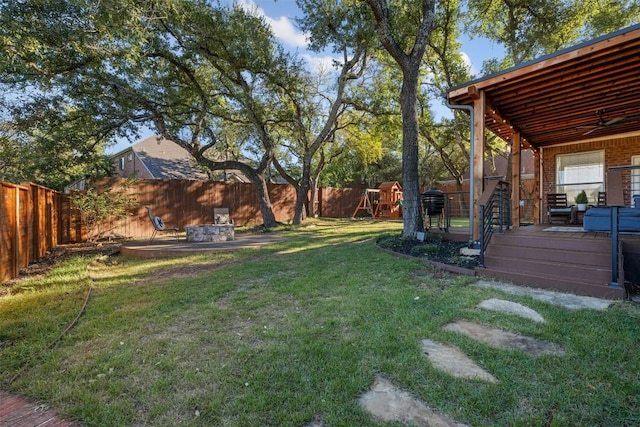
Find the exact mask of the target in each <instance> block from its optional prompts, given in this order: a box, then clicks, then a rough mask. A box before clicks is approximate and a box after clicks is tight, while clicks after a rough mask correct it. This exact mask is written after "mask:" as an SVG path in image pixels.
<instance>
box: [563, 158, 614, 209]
mask: <svg viewBox="0 0 640 427" xmlns="http://www.w3.org/2000/svg"><path fill="white" fill-rule="evenodd" d="M582 190H585V191H586V192H587V197H588V198H589V203H595V202H597V201H598V192H599V191H604V151H589V152H586V153H575V154H563V155H559V156H557V157H556V192H557V193H567V199H568V200H569V202H570V203H571V202H573V199H574V198H575V197H576V195H577V194H578V193H579V192H581V191H582Z"/></svg>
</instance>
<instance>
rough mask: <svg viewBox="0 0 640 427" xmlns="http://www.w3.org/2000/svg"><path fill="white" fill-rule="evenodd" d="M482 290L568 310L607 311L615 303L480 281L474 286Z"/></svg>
mask: <svg viewBox="0 0 640 427" xmlns="http://www.w3.org/2000/svg"><path fill="white" fill-rule="evenodd" d="M473 286H478V287H480V288H489V289H498V290H500V291H503V292H506V293H509V294H511V295H528V296H530V297H531V298H533V299H536V300H538V301H546V302H548V303H550V304H555V305H561V306H563V307H564V308H566V309H568V310H579V309H582V308H588V309H592V310H599V311H601V310H605V309H606V308H607V307H609V306H610V305H611V304H613V303H614V301H611V300H606V299H602V298H594V297H585V296H581V295H573V294H565V293H562V292H554V291H548V290H543V289H536V288H528V287H526V286H514V285H507V284H506V283H500V282H491V281H488V280H480V281H478V282H476V283H474V284H473Z"/></svg>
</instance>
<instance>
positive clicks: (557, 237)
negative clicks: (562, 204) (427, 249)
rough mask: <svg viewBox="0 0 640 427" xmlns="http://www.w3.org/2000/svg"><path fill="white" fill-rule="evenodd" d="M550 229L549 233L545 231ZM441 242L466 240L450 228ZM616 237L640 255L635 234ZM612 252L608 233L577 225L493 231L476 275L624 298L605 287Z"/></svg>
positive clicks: (620, 290) (639, 240)
mask: <svg viewBox="0 0 640 427" xmlns="http://www.w3.org/2000/svg"><path fill="white" fill-rule="evenodd" d="M551 227H553V228H552V230H553V231H552V230H549V228H551ZM545 230H547V231H545ZM445 238H447V239H450V240H458V241H467V240H468V229H453V228H452V229H450V230H449V233H446V237H445ZM620 238H621V240H622V241H623V247H624V248H625V249H624V250H625V251H632V252H634V253H636V254H638V253H640V235H630V234H622V235H621V236H620ZM611 250H612V247H611V239H610V237H609V234H608V233H603V232H597V233H596V232H585V231H582V228H581V227H580V226H577V227H561V226H552V225H548V224H545V225H529V226H522V227H520V228H517V229H512V230H507V231H504V232H503V233H495V232H494V234H493V237H492V239H491V242H490V243H489V246H488V247H487V250H486V252H485V268H484V269H482V270H478V274H479V275H482V276H488V277H494V278H498V279H501V280H509V281H512V282H514V283H517V284H522V285H529V286H535V287H541V288H549V289H556V290H563V291H570V292H574V293H576V294H581V295H589V296H595V297H605V298H615V299H621V298H624V297H625V296H626V293H625V290H624V289H623V287H618V288H616V287H613V286H611V285H610V284H611V282H612V281H613V277H612V265H611ZM620 270H623V264H622V263H621V265H620Z"/></svg>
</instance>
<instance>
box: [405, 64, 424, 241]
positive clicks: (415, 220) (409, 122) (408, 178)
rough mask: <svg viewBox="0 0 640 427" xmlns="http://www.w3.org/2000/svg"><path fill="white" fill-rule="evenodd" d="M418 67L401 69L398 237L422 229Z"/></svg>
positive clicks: (410, 234) (412, 233)
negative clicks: (400, 232)
mask: <svg viewBox="0 0 640 427" xmlns="http://www.w3.org/2000/svg"><path fill="white" fill-rule="evenodd" d="M417 87H418V69H417V68H416V69H415V70H410V69H405V70H404V73H403V79H402V89H401V91H400V109H401V112H402V198H403V208H402V222H403V230H402V237H414V236H415V234H416V232H418V231H422V230H423V229H424V224H423V222H422V215H421V211H420V181H419V179H418V110H417V104H418V100H417V98H416V93H417Z"/></svg>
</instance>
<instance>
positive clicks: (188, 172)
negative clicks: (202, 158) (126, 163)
mask: <svg viewBox="0 0 640 427" xmlns="http://www.w3.org/2000/svg"><path fill="white" fill-rule="evenodd" d="M130 150H132V151H133V152H134V153H135V154H136V156H137V157H138V159H140V161H142V162H143V163H144V166H145V167H146V168H147V169H148V170H149V172H150V173H151V175H152V176H153V177H154V178H156V179H203V180H206V179H207V174H206V173H204V172H202V171H201V170H200V169H198V167H197V166H196V165H195V164H194V161H193V158H192V157H191V155H190V154H189V152H188V151H187V150H185V149H184V148H182V147H180V146H179V145H178V144H176V143H174V142H173V141H170V140H168V139H164V138H162V137H160V136H156V135H153V136H150V137H148V138H146V139H143V140H141V141H139V142H136V143H135V144H133V145H132V146H131V147H130ZM127 151H129V149H127V150H123V151H121V152H120V153H118V154H116V155H115V156H114V157H118V156H120V155H122V153H124V152H127Z"/></svg>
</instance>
